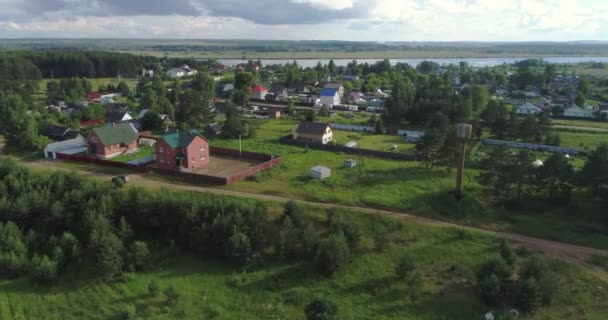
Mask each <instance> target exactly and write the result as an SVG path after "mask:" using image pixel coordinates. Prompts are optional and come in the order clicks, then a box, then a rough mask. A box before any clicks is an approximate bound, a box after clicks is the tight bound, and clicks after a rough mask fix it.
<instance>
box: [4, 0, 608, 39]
mask: <svg viewBox="0 0 608 320" xmlns="http://www.w3.org/2000/svg"><path fill="white" fill-rule="evenodd" d="M607 1H608V0H0V38H26V37H39V38H49V37H66V38H73V37H78V38H80V37H82V38H87V37H104V38H191V39H192V38H197V39H232V38H236V39H294V40H365V41H456V40H459V41H465V40H478V41H530V40H543V41H544V40H551V41H566V40H604V41H605V40H608V4H607Z"/></svg>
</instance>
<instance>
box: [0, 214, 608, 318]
mask: <svg viewBox="0 0 608 320" xmlns="http://www.w3.org/2000/svg"><path fill="white" fill-rule="evenodd" d="M277 209H278V210H280V208H277ZM278 210H271V211H278ZM308 210H310V211H311V212H315V213H316V214H315V215H316V216H317V217H322V216H323V215H324V212H323V209H319V208H309V209H308ZM351 219H352V221H354V222H355V223H357V224H358V225H359V226H360V227H361V228H362V229H361V230H362V234H363V237H362V242H361V246H360V247H359V248H358V249H356V250H355V252H354V254H353V257H352V259H351V262H350V263H349V264H348V265H347V266H346V267H345V268H343V269H341V270H340V271H338V272H337V273H336V274H335V275H334V276H332V277H326V276H320V275H318V274H317V273H316V272H314V271H313V270H314V269H313V267H312V265H311V264H310V263H309V262H304V263H278V262H275V261H274V259H268V260H267V261H266V263H265V265H263V266H261V267H259V268H257V269H254V270H253V271H251V272H249V273H247V274H242V273H240V272H239V271H238V270H237V269H236V268H234V267H233V266H231V265H229V264H226V263H223V262H220V261H215V260H203V259H200V258H198V257H195V256H191V255H187V254H182V253H176V252H171V251H168V250H162V248H157V249H155V250H154V252H155V253H156V255H155V257H156V259H155V263H154V264H153V266H152V267H151V268H150V269H149V270H147V271H146V272H141V273H137V274H130V275H129V276H128V278H127V281H126V282H124V283H115V284H107V283H104V282H102V281H100V280H98V279H97V276H96V272H95V269H94V268H93V267H92V266H88V267H86V266H85V267H84V268H70V269H68V270H66V272H64V276H61V277H60V278H59V279H58V281H57V284H55V285H43V284H34V283H33V282H32V281H30V280H29V279H27V278H19V279H3V278H0V319H49V320H54V319H57V320H59V319H61V320H64V319H123V318H124V316H123V315H122V312H123V310H124V309H125V308H126V307H127V306H133V307H135V308H136V310H137V316H138V317H137V319H144V318H145V319H178V318H181V319H254V320H255V319H296V320H304V313H303V307H304V305H306V303H308V302H309V301H310V300H311V299H312V297H315V296H323V297H326V298H328V299H330V300H332V301H334V302H335V303H336V304H337V305H338V310H339V315H340V319H343V320H351V319H352V320H354V319H400V320H410V319H411V320H413V319H424V320H427V319H428V320H443V319H450V320H471V319H482V318H483V315H484V314H485V313H486V312H488V311H489V310H495V311H498V312H505V311H506V310H508V309H509V308H505V310H503V309H502V308H498V309H496V308H490V307H487V306H485V305H484V304H483V303H482V302H481V300H480V299H479V297H478V294H477V290H476V287H475V272H476V270H477V268H478V267H479V265H480V264H481V263H482V262H483V261H485V259H487V258H488V257H489V256H490V255H492V254H495V252H496V251H497V248H498V242H497V240H496V239H495V238H493V237H490V236H487V235H483V234H479V233H476V232H469V231H467V232H460V231H458V230H457V229H452V228H444V227H430V226H428V225H422V224H418V223H407V224H406V223H403V222H400V221H398V220H395V219H393V218H380V217H377V216H368V215H358V214H355V215H352V218H351ZM377 224H382V225H386V226H390V228H391V229H393V230H395V231H394V232H393V233H392V234H391V236H390V240H391V244H390V245H389V247H388V248H387V250H386V251H384V252H378V251H376V250H374V247H373V241H372V239H371V237H370V230H371V228H372V226H374V225H377ZM516 251H517V252H518V253H519V254H520V259H521V258H523V257H525V256H526V255H528V254H530V253H529V252H528V251H525V250H516ZM404 252H409V253H411V254H412V255H413V256H414V258H415V261H416V264H417V269H418V270H419V271H420V272H421V273H422V275H423V278H424V288H423V294H422V297H421V299H420V300H419V301H417V302H412V301H411V300H410V299H409V298H408V297H407V286H406V285H405V284H404V282H403V281H402V280H398V279H397V278H396V276H395V272H394V261H395V259H396V258H397V257H398V256H399V255H400V254H402V253H404ZM549 263H550V268H551V270H552V271H554V272H556V273H557V274H558V276H559V283H558V288H559V289H558V294H557V295H556V296H557V298H556V299H555V301H554V302H553V303H552V305H551V306H548V307H543V308H541V309H539V310H538V311H537V312H536V313H535V314H534V315H526V314H522V316H521V317H519V319H522V320H536V319H538V320H540V319H588V320H603V319H605V318H606V315H607V314H608V305H607V304H606V301H607V300H606V299H607V298H608V291H606V289H604V288H606V287H607V286H608V284H607V283H605V282H604V281H603V280H600V279H599V278H597V277H596V276H594V275H592V274H591V273H589V271H587V270H584V269H581V268H578V267H574V266H571V265H567V264H565V263H562V262H558V261H553V260H550V261H549ZM151 281H155V282H156V283H157V284H158V286H159V287H160V288H161V291H162V289H164V288H166V287H168V286H174V287H175V288H176V289H177V291H178V292H179V294H180V298H179V301H178V303H177V306H176V307H174V308H168V307H165V303H164V297H163V296H162V294H161V295H160V296H151V295H150V294H149V293H148V290H147V286H148V284H149V283H150V282H151Z"/></svg>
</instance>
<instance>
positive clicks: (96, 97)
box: [87, 91, 101, 102]
mask: <svg viewBox="0 0 608 320" xmlns="http://www.w3.org/2000/svg"><path fill="white" fill-rule="evenodd" d="M87 100H89V101H95V102H99V101H100V100H101V92H99V91H94V92H89V94H87Z"/></svg>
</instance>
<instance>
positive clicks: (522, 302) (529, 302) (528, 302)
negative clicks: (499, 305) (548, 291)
mask: <svg viewBox="0 0 608 320" xmlns="http://www.w3.org/2000/svg"><path fill="white" fill-rule="evenodd" d="M540 298H541V297H540V290H539V288H538V283H537V282H536V280H535V279H534V278H526V279H523V280H522V281H521V283H520V286H519V292H518V296H517V304H518V306H519V307H520V308H521V309H522V310H524V311H527V312H532V311H534V310H536V308H538V306H539V304H540Z"/></svg>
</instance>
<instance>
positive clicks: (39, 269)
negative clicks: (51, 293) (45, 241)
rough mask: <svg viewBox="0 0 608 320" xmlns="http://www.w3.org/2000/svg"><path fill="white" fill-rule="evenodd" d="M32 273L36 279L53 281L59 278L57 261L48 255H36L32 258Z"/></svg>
mask: <svg viewBox="0 0 608 320" xmlns="http://www.w3.org/2000/svg"><path fill="white" fill-rule="evenodd" d="M32 265H33V266H32V274H33V276H34V279H36V280H40V281H53V280H55V279H56V278H57V269H58V266H57V261H53V260H51V259H50V258H49V257H48V256H46V255H43V256H42V257H39V256H35V257H34V259H32Z"/></svg>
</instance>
